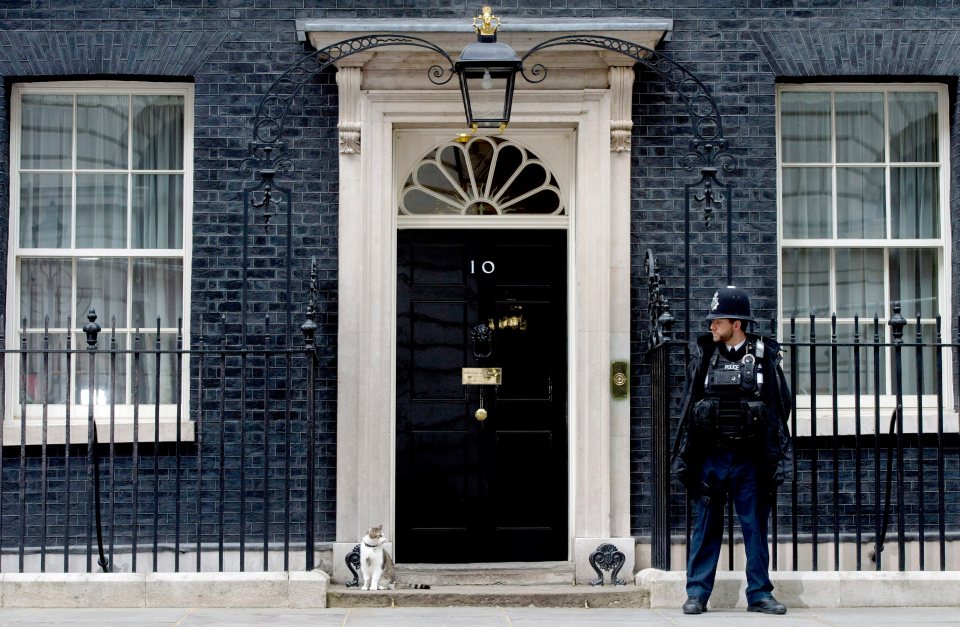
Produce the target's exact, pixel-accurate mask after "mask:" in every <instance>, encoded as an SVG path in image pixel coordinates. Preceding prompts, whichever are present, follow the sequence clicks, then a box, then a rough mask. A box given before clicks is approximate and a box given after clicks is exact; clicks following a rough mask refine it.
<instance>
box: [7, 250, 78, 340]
mask: <svg viewBox="0 0 960 627" xmlns="http://www.w3.org/2000/svg"><path fill="white" fill-rule="evenodd" d="M72 283H73V263H72V262H71V261H70V260H69V259H21V260H20V318H21V319H22V318H26V319H27V327H29V328H33V329H42V328H43V319H44V316H50V327H51V328H61V329H65V328H66V327H67V316H69V315H70V311H71V309H72V307H71V300H72V298H71V294H70V289H71V285H72ZM21 322H22V320H18V321H17V326H18V327H19V326H20V324H21Z"/></svg>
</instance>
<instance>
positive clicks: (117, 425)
mask: <svg viewBox="0 0 960 627" xmlns="http://www.w3.org/2000/svg"><path fill="white" fill-rule="evenodd" d="M17 409H18V411H19V408H17ZM33 409H34V408H33V407H28V408H27V420H26V430H25V432H24V430H23V426H24V424H23V421H22V420H21V419H20V416H8V417H7V418H6V420H4V423H3V445H4V447H5V448H6V447H11V446H20V445H21V443H24V442H25V443H26V445H27V446H33V445H39V444H42V443H43V431H44V429H43V422H42V418H41V417H40V415H39V412H38V413H37V415H36V416H35V415H34V411H33ZM36 409H39V407H37V408H36ZM49 409H50V412H49V414H50V415H49V416H48V418H47V427H46V432H47V434H46V441H47V444H49V445H55V444H64V442H65V439H66V438H65V436H66V428H65V426H66V419H65V417H64V408H63V406H62V405H61V406H56V407H50V408H49ZM55 410H59V411H55ZM101 410H102V408H98V409H97V411H96V416H95V422H96V425H97V440H98V441H99V442H100V443H101V444H106V443H109V442H110V441H111V437H110V431H111V428H110V427H111V422H110V415H109V413H108V412H102V413H103V414H104V415H100V414H101ZM87 412H88V409H87V408H86V407H82V406H74V407H73V408H71V417H70V443H71V444H81V445H83V444H86V442H87V429H88V425H87ZM188 416H189V414H188V412H187V411H185V410H184V411H182V412H181V416H180V441H181V442H193V441H194V437H195V429H194V423H193V421H192V420H190V419H189V418H188ZM137 423H138V424H137V438H136V439H137V441H138V442H139V443H140V444H150V443H153V442H176V441H177V412H176V406H175V405H161V406H160V415H159V419H158V418H157V416H156V411H155V408H154V406H152V405H151V406H146V405H145V406H141V407H140V411H139V417H138V419H137ZM158 426H159V437H158V436H157V428H158ZM133 427H134V424H133V411H132V407H129V406H118V407H117V408H116V411H115V415H114V419H113V440H112V441H113V442H115V443H118V444H120V443H131V442H133V441H134V429H133ZM24 435H25V436H26V439H25V440H24V439H23V436H24Z"/></svg>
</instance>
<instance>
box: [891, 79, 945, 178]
mask: <svg viewBox="0 0 960 627" xmlns="http://www.w3.org/2000/svg"><path fill="white" fill-rule="evenodd" d="M938 155H939V147H938V144H937V94H936V93H935V92H894V93H891V94H890V160H891V161H937V160H938V158H939V157H938Z"/></svg>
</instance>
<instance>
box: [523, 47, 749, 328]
mask: <svg viewBox="0 0 960 627" xmlns="http://www.w3.org/2000/svg"><path fill="white" fill-rule="evenodd" d="M560 46H586V47H589V48H597V49H599V50H605V51H609V52H615V53H618V54H622V55H624V56H627V57H630V58H631V59H633V60H634V61H635V62H636V63H637V64H638V65H642V66H643V67H645V68H647V69H648V70H650V71H652V72H654V73H656V74H657V75H658V76H660V77H661V78H663V80H664V81H665V82H666V84H667V85H668V86H669V87H670V89H671V90H673V92H675V93H676V95H677V97H678V98H679V99H680V101H681V102H682V103H683V106H684V107H685V109H686V111H687V116H688V117H689V119H690V130H691V134H692V138H691V140H690V150H689V152H688V153H687V154H686V155H684V156H683V158H682V161H681V162H682V164H683V168H684V169H685V170H686V171H688V172H694V171H697V170H699V174H700V176H699V178H698V179H697V180H696V181H693V182H691V183H688V184H687V185H684V325H685V331H686V336H687V337H688V338H689V336H690V298H689V294H690V236H691V233H690V206H691V204H692V203H693V202H697V203H702V204H703V221H704V224H705V225H706V227H707V228H709V227H710V225H711V223H712V220H713V212H714V208H715V207H721V206H722V207H723V208H724V209H725V212H726V216H725V217H726V231H727V233H726V235H727V237H726V240H727V241H726V261H727V268H726V270H727V277H726V278H727V284H728V285H730V284H732V283H733V204H732V193H731V186H730V184H729V183H726V182H724V181H723V180H722V179H721V178H720V174H721V172H723V173H730V172H732V171H733V170H734V169H735V168H736V160H735V159H734V157H733V155H731V154H730V153H729V152H727V149H728V147H729V146H728V143H727V139H726V137H725V136H724V134H723V120H722V118H721V116H720V110H719V109H718V107H717V102H716V100H714V98H713V96H712V95H711V94H710V91H709V90H708V89H707V86H706V85H704V84H703V81H701V80H700V79H699V78H698V77H697V76H696V75H694V74H693V73H692V72H691V71H690V70H688V69H687V68H686V67H684V66H683V65H681V64H679V63H677V62H676V61H674V60H673V59H671V58H670V57H668V56H666V55H665V54H663V53H662V52H660V51H658V50H654V49H652V48H647V47H646V46H642V45H640V44H637V43H633V42H631V41H625V40H623V39H616V38H614V37H599V36H591V35H565V36H562V37H555V38H553V39H548V40H547V41H544V42H542V43H539V44H537V45H536V46H534V47H533V48H531V49H530V50H529V51H527V53H526V54H525V55H523V57H522V58H521V63H522V64H523V67H522V68H521V70H520V71H521V74H522V75H523V77H524V78H525V79H527V81H529V82H532V83H539V82H541V81H543V80H544V79H545V78H546V76H547V68H545V67H544V66H543V65H542V64H540V63H537V64H534V65H532V66H527V65H526V63H527V60H528V59H529V58H530V57H532V56H533V55H536V54H537V53H539V52H542V51H543V50H546V49H548V48H556V47H560ZM648 322H649V324H650V328H651V329H654V330H655V329H656V328H657V321H656V320H655V319H651V320H649V321H648Z"/></svg>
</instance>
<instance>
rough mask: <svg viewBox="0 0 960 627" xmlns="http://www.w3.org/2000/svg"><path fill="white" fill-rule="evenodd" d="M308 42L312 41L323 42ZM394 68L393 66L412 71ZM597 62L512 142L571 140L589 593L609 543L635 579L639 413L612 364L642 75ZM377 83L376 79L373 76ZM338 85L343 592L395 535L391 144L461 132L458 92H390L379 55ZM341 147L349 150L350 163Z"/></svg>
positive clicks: (527, 118)
mask: <svg viewBox="0 0 960 627" xmlns="http://www.w3.org/2000/svg"><path fill="white" fill-rule="evenodd" d="M340 34H343V33H342V32H341V33H340ZM328 35H329V33H328ZM660 36H661V37H662V33H661V35H660ZM343 38H346V37H338V38H337V39H335V40H339V39H343ZM547 38H549V33H540V37H539V38H538V39H540V40H542V39H547ZM310 39H311V41H315V38H314V37H313V36H312V35H311V36H310ZM658 41H659V38H658ZM397 54H398V56H396V57H391V59H390V61H389V63H387V65H396V64H397V63H398V62H402V61H403V60H404V58H405V57H403V55H402V54H399V53H397ZM590 58H591V63H594V62H596V61H597V60H599V61H600V63H597V64H596V65H594V66H592V67H589V68H587V67H582V68H580V70H579V71H578V72H574V73H573V76H568V77H567V80H565V81H562V82H561V84H559V85H554V86H553V87H554V88H552V89H542V88H538V89H518V91H517V93H516V95H515V100H514V110H513V116H512V121H511V125H510V129H508V130H507V132H506V135H507V136H509V135H510V133H511V130H520V131H522V129H539V130H547V129H551V128H554V129H557V130H558V131H562V132H564V133H569V132H570V129H574V141H573V143H574V146H573V151H574V165H573V171H574V176H573V181H572V182H571V184H570V188H569V189H570V193H571V196H570V198H571V201H572V202H571V203H570V206H571V207H572V211H571V215H570V218H569V223H568V230H569V237H568V246H569V249H568V264H569V268H568V289H569V311H570V322H569V325H570V326H569V333H570V336H569V338H568V344H569V351H570V377H569V393H570V400H569V410H568V425H569V426H568V433H569V452H568V460H569V505H570V512H569V527H568V528H569V531H570V545H569V547H570V550H569V555H570V558H571V559H572V560H574V561H575V562H576V570H577V579H578V581H586V580H589V579H592V578H593V577H594V576H595V575H594V573H593V571H592V570H591V568H590V567H589V564H588V562H587V556H588V555H589V554H590V552H592V551H593V550H595V549H596V548H597V546H598V545H599V544H601V543H606V542H612V543H614V544H616V545H617V547H618V548H619V549H620V550H621V551H623V552H624V553H625V556H626V564H625V565H624V569H623V572H624V573H630V572H631V569H632V568H633V564H634V542H633V539H632V537H630V446H629V443H630V413H629V407H630V403H629V400H628V399H613V398H612V396H611V392H610V383H609V377H610V367H611V365H610V362H611V360H624V361H627V360H629V355H630V152H629V135H630V127H629V126H627V124H629V123H631V122H632V120H630V119H629V118H630V94H631V93H632V88H633V78H634V72H633V70H632V61H631V60H629V59H624V60H621V59H619V58H618V59H610V60H607V59H606V58H605V57H604V56H603V55H592V56H591V57H590ZM381 63H386V62H384V61H383V60H381ZM370 64H372V65H370ZM409 64H410V65H413V62H412V61H410V62H409ZM420 67H423V68H426V67H428V66H427V65H421V66H420ZM371 68H372V69H371ZM368 69H369V70H370V71H371V73H372V74H373V76H369V77H368V76H366V73H367V72H368ZM338 72H339V73H340V74H341V75H340V76H338V83H339V85H340V89H341V93H340V102H341V108H340V115H341V120H340V123H341V131H343V130H349V131H350V132H352V133H356V135H355V136H354V137H353V138H350V139H349V140H348V141H347V142H344V141H343V138H341V154H340V188H339V191H340V194H339V216H340V218H339V219H340V225H339V252H338V254H339V282H338V286H339V297H338V307H339V313H338V320H339V326H338V373H337V376H338V382H337V390H338V396H337V514H336V520H337V530H336V542H335V544H334V578H335V580H339V581H343V580H345V579H347V578H348V576H347V571H346V568H345V566H344V564H343V558H344V556H345V555H346V554H347V553H348V552H349V551H350V550H351V549H352V548H353V546H354V545H355V544H356V543H357V542H358V540H359V538H360V536H361V535H362V534H363V533H364V532H365V531H366V529H367V527H369V526H370V525H371V524H378V523H384V524H385V525H386V526H387V531H388V533H389V532H392V530H393V529H394V512H395V507H394V496H395V495H394V489H395V487H394V481H393V476H394V468H395V449H394V442H395V438H394V429H395V411H396V393H395V372H394V370H395V363H396V362H395V352H396V351H395V334H396V230H397V209H396V194H397V185H398V181H397V180H395V179H396V175H395V173H394V170H395V169H394V165H393V163H394V158H395V155H394V139H395V138H394V131H395V130H396V129H402V128H423V129H446V128H449V129H461V128H462V127H463V125H464V122H463V110H462V102H461V99H460V95H459V92H458V91H455V90H452V89H440V88H436V87H433V86H431V85H429V83H427V85H420V84H416V83H408V84H403V81H399V82H398V81H396V80H394V79H391V78H389V77H388V73H380V70H378V69H377V59H376V55H374V56H373V57H371V58H370V59H368V60H367V61H366V62H365V63H361V64H359V65H351V66H348V67H340V68H338ZM347 75H349V76H347ZM547 82H549V81H547ZM421 87H422V88H421ZM345 89H346V92H348V93H345V91H344V90H345ZM351 116H354V117H353V119H349V120H345V118H346V117H351ZM624 118H626V122H624ZM347 125H349V128H348V129H345V127H346V126H347ZM344 143H347V144H348V145H349V146H348V148H349V149H347V150H344V149H343V145H344ZM387 477H389V479H387Z"/></svg>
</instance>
